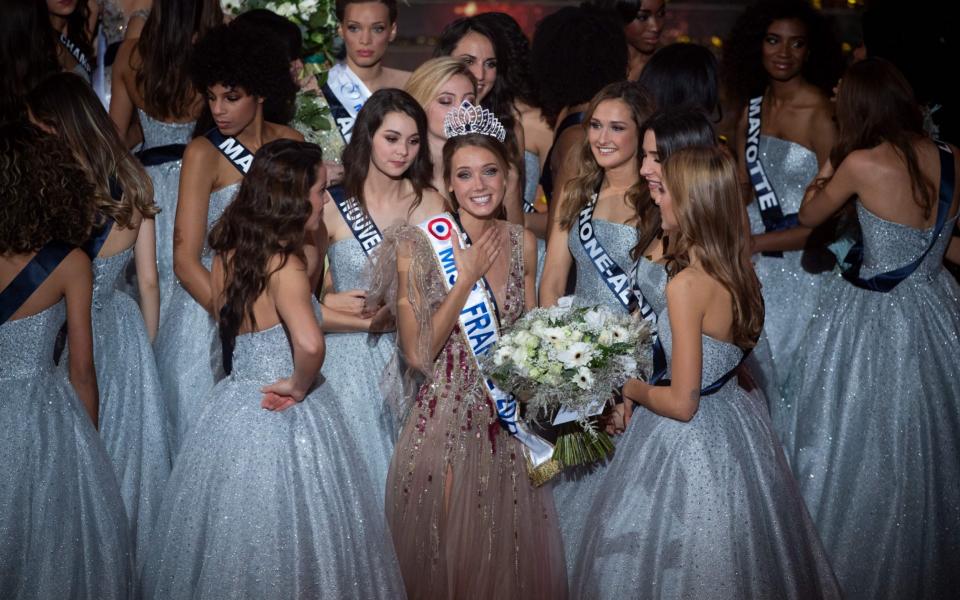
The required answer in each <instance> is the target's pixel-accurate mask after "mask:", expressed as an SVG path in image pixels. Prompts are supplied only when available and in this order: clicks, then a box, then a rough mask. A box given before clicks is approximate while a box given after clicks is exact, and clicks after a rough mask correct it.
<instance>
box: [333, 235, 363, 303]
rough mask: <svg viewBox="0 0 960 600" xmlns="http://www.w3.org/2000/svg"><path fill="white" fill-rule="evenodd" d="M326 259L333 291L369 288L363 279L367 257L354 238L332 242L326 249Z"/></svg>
mask: <svg viewBox="0 0 960 600" xmlns="http://www.w3.org/2000/svg"><path fill="white" fill-rule="evenodd" d="M327 258H328V259H329V260H330V275H331V277H332V278H333V289H334V291H337V292H343V291H346V290H355V289H358V290H365V289H367V288H368V287H369V284H370V282H369V281H367V280H366V278H365V277H364V269H365V268H366V266H367V263H368V260H367V255H366V254H364V252H363V249H362V248H361V247H360V243H359V242H357V240H356V239H355V238H354V237H352V236H351V237H349V238H344V239H342V240H337V241H336V242H334V243H333V244H332V245H331V246H330V248H329V249H327Z"/></svg>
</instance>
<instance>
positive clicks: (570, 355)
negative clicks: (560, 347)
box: [557, 342, 593, 369]
mask: <svg viewBox="0 0 960 600" xmlns="http://www.w3.org/2000/svg"><path fill="white" fill-rule="evenodd" d="M557 358H559V359H560V361H561V362H562V363H563V364H564V366H566V367H567V368H568V369H572V368H575V367H583V366H586V365H587V364H589V363H590V359H592V358H593V347H591V346H590V344H587V343H584V342H574V343H573V344H570V346H569V347H568V348H567V349H566V350H564V351H562V352H558V353H557Z"/></svg>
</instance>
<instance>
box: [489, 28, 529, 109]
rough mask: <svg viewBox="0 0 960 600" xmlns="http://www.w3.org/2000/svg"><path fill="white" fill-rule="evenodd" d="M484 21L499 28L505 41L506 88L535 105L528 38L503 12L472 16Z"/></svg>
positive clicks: (519, 98)
mask: <svg viewBox="0 0 960 600" xmlns="http://www.w3.org/2000/svg"><path fill="white" fill-rule="evenodd" d="M474 18H475V19H476V20H477V21H479V22H481V23H486V24H487V25H489V26H490V28H491V29H495V30H500V32H501V33H502V34H503V39H504V41H505V42H506V48H505V49H506V52H507V56H506V62H507V63H508V65H509V68H508V69H507V73H506V75H505V76H506V77H507V88H508V89H510V90H511V91H512V92H513V95H514V97H515V98H517V99H518V100H521V101H523V102H525V103H526V104H529V105H530V106H536V105H537V102H538V101H539V100H538V98H537V94H536V91H535V89H534V81H533V75H532V74H531V72H530V40H528V39H527V36H526V34H525V33H523V29H521V28H520V24H519V23H517V21H516V20H515V19H514V18H513V17H511V16H510V15H508V14H507V13H503V12H488V13H481V14H479V15H477V16H476V17H474Z"/></svg>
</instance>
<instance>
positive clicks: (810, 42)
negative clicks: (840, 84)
mask: <svg viewBox="0 0 960 600" xmlns="http://www.w3.org/2000/svg"><path fill="white" fill-rule="evenodd" d="M784 19H797V20H799V21H801V22H802V23H803V24H804V25H805V26H806V28H807V47H808V48H809V49H810V54H809V56H808V58H807V61H806V63H805V64H804V65H803V71H802V73H801V74H802V76H803V78H804V79H805V80H807V81H808V82H809V83H811V84H813V85H815V86H817V87H818V88H820V89H821V90H823V92H824V94H826V95H827V96H830V94H831V90H832V89H833V86H834V85H836V83H837V79H839V77H840V73H841V72H842V71H843V67H844V63H843V54H842V52H841V49H840V43H839V42H838V41H837V36H836V33H835V32H834V29H833V24H832V22H831V21H830V20H828V19H827V17H825V16H824V15H823V14H821V13H820V12H819V11H817V10H816V9H814V8H813V7H812V6H810V3H809V2H807V0H762V1H761V2H758V3H756V4H754V5H752V6H750V7H748V8H747V9H746V10H744V11H743V13H741V14H740V16H739V17H738V18H737V21H736V23H734V25H733V29H731V30H730V35H729V37H728V38H727V40H726V41H725V42H724V44H723V61H722V66H721V69H722V71H721V73H722V76H723V82H724V85H725V87H726V90H727V94H728V96H729V99H730V100H731V101H732V102H733V103H734V105H735V106H743V105H744V104H746V102H747V100H749V99H750V97H751V96H755V95H757V94H760V93H762V92H763V90H764V89H766V87H767V81H768V80H769V75H768V74H767V72H766V71H765V70H764V68H763V63H762V61H761V52H762V50H761V44H762V43H763V38H764V36H766V34H767V28H769V27H770V24H771V23H773V22H774V21H780V20H784Z"/></svg>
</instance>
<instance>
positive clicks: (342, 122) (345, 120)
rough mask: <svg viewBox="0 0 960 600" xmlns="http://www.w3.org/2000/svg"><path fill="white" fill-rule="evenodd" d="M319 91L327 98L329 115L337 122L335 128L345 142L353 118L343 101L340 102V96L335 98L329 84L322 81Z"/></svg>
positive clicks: (350, 129) (351, 128)
mask: <svg viewBox="0 0 960 600" xmlns="http://www.w3.org/2000/svg"><path fill="white" fill-rule="evenodd" d="M320 92H321V93H322V94H323V97H324V98H326V99H327V105H328V106H329V107H330V116H332V117H333V121H334V123H336V124H337V130H338V131H339V132H340V135H341V136H342V137H343V141H344V142H345V143H346V142H347V140H348V139H349V138H350V133H351V131H353V122H354V118H353V117H351V116H350V113H349V111H347V108H346V107H345V106H344V105H343V102H340V98H337V95H336V94H334V93H333V90H332V89H330V86H329V85H327V84H326V83H324V84H323V85H322V86H321V87H320Z"/></svg>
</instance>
